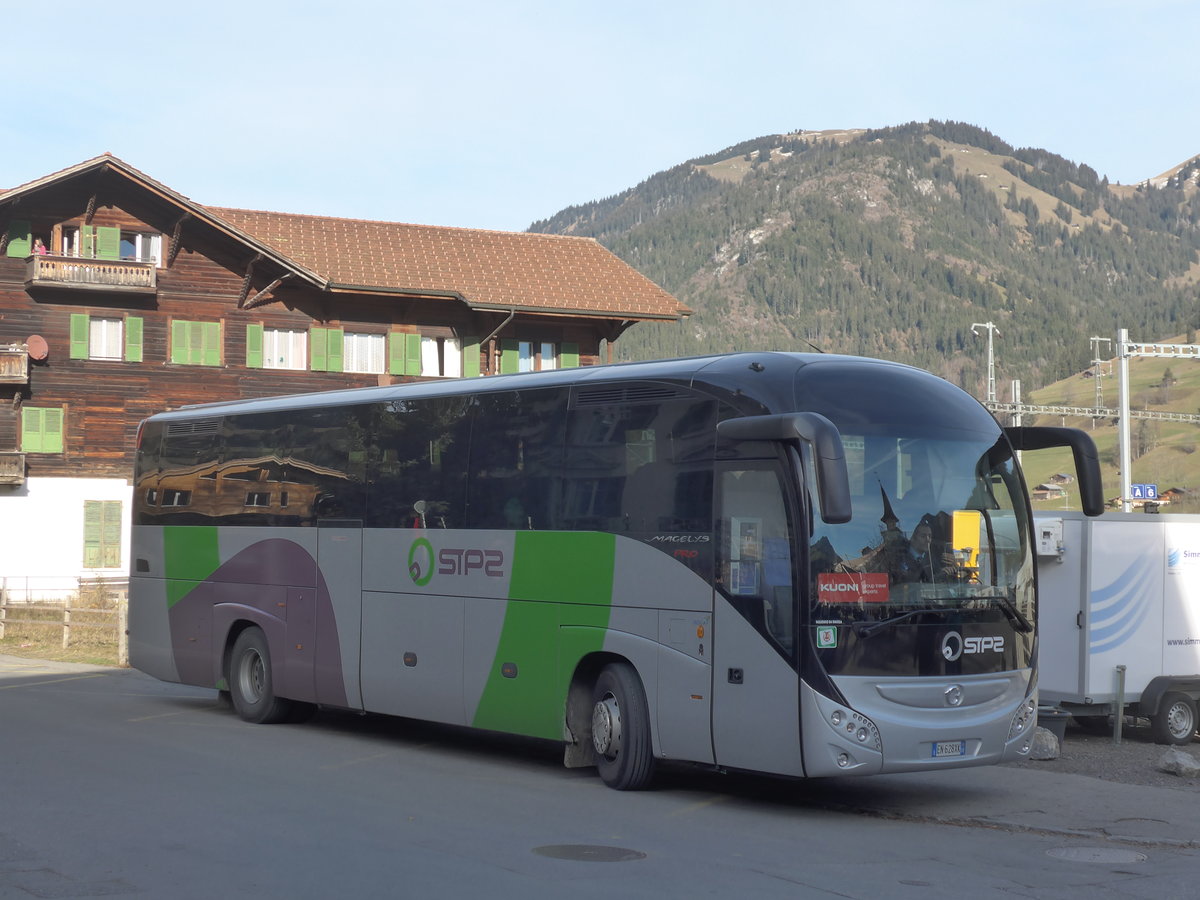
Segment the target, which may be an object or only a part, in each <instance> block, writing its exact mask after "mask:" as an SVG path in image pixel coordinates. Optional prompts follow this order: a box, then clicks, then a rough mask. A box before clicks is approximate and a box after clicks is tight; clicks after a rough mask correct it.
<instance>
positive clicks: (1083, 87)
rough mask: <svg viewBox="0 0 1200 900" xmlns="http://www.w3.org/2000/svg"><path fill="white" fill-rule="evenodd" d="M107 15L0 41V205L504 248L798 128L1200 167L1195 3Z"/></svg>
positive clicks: (77, 15) (617, 1)
mask: <svg viewBox="0 0 1200 900" xmlns="http://www.w3.org/2000/svg"><path fill="white" fill-rule="evenodd" d="M115 9H116V8H115V7H112V6H111V4H99V3H95V2H94V0H87V2H80V0H57V2H55V3H52V4H47V5H43V6H40V7H37V8H36V10H35V9H34V8H32V7H31V8H30V14H29V16H28V17H25V18H20V19H10V23H9V24H10V30H9V32H8V34H7V37H6V41H5V44H6V51H5V62H6V65H5V68H6V70H7V72H8V73H9V79H8V92H7V96H8V106H7V108H8V110H9V112H8V114H7V115H6V116H5V117H4V120H3V124H0V186H3V187H13V186H15V185H18V184H22V183H24V182H26V181H29V180H32V179H34V178H37V177H40V176H42V175H46V174H48V173H50V172H53V171H56V170H57V169H61V168H63V167H65V166H69V165H73V164H74V163H77V162H81V161H83V160H85V159H88V158H91V157H93V156H96V155H98V154H100V153H103V152H105V151H110V152H112V153H114V154H115V155H117V156H119V157H121V158H122V159H124V160H125V161H126V162H128V163H130V164H131V165H133V166H136V167H137V168H140V169H142V170H143V171H144V172H146V173H147V174H148V175H150V176H152V177H154V178H156V179H158V180H159V181H162V182H163V183H165V184H166V185H168V186H169V187H171V188H173V189H175V190H177V191H179V192H180V193H182V194H184V195H186V196H188V197H190V198H191V199H193V200H195V201H197V202H199V203H202V204H207V205H212V206H236V207H243V208H248V209H268V210H279V211H284V212H300V213H313V214H318V215H329V216H345V217H348V218H365V219H382V220H388V221H401V222H416V223H422V224H431V225H455V226H464V227H470V228H494V229H503V230H514V231H519V230H523V229H525V228H527V227H528V226H529V225H530V223H532V222H533V221H535V220H537V219H541V218H546V217H548V216H550V215H553V214H554V213H555V212H557V211H559V210H560V209H562V208H563V207H566V206H569V205H572V204H577V203H586V202H587V201H589V200H596V199H600V198H602V197H605V196H609V195H611V194H615V193H618V192H620V191H622V190H624V189H625V188H628V187H632V186H634V185H636V184H637V183H638V182H640V181H642V180H643V179H645V178H647V177H648V176H650V175H652V174H654V173H655V172H657V171H660V170H662V169H665V168H668V167H670V166H672V165H675V164H677V163H680V162H683V161H684V160H686V159H689V158H691V157H695V156H700V155H703V154H706V153H711V152H714V151H716V150H720V149H722V148H723V147H726V146H729V145H731V144H735V143H738V142H739V141H742V140H746V139H748V138H752V137H757V136H759V135H763V134H772V133H778V132H784V131H791V130H795V129H799V128H804V129H813V130H821V129H835V128H864V127H865V128H872V127H884V126H888V125H899V124H903V123H905V122H910V121H914V120H917V121H924V120H927V119H931V118H933V119H952V120H957V121H964V122H969V123H971V124H974V125H979V126H981V127H983V128H986V129H988V130H989V131H991V132H993V133H994V134H996V135H998V136H999V137H1001V138H1002V139H1004V140H1006V141H1008V142H1009V143H1010V144H1013V145H1014V146H1017V147H1043V148H1045V149H1047V150H1050V151H1052V152H1055V153H1059V154H1061V155H1063V156H1065V157H1067V158H1068V159H1071V160H1073V161H1075V162H1081V163H1087V164H1088V165H1090V166H1092V167H1093V168H1095V169H1096V170H1097V171H1098V172H1099V173H1100V174H1102V175H1107V176H1108V177H1109V179H1110V180H1112V181H1118V182H1122V183H1132V182H1136V181H1139V180H1141V179H1144V178H1148V177H1152V176H1154V175H1157V174H1159V173H1160V172H1162V171H1164V170H1166V169H1169V168H1171V167H1173V166H1175V165H1177V164H1179V163H1181V162H1184V161H1185V160H1187V159H1190V158H1191V157H1193V156H1196V155H1200V116H1197V115H1196V102H1197V97H1198V96H1200V66H1197V65H1196V62H1195V41H1196V35H1197V34H1200V3H1196V2H1195V0H1126V2H1115V0H1087V2H1085V0H1037V2H1034V0H1008V2H1007V3H1003V4H999V3H987V4H984V3H976V2H974V0H907V2H904V3H897V2H896V0H884V2H875V0H842V2H835V3H831V2H829V0H793V2H783V0H748V2H739V3H732V2H706V0H690V2H676V0H661V2H657V3H654V2H646V0H636V2H635V0H605V2H603V3H596V2H590V3H579V2H573V0H516V2H508V3H505V2H502V0H494V2H476V0H441V2H439V3H436V4H435V3H429V2H421V3H414V2H410V0H382V2H376V0H366V2H353V0H342V2H337V3H334V2H318V0H289V2H277V0H239V2H230V0H208V2H206V3H203V4H172V3H166V4H150V5H149V6H146V5H143V6H141V7H139V9H138V11H137V12H126V13H114V10H115ZM17 73H23V79H24V80H23V82H22V80H21V77H14V76H17ZM22 98H23V99H22Z"/></svg>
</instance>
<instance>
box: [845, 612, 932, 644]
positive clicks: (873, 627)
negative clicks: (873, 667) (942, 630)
mask: <svg viewBox="0 0 1200 900" xmlns="http://www.w3.org/2000/svg"><path fill="white" fill-rule="evenodd" d="M944 612H950V610H949V609H947V608H946V607H939V606H934V607H930V608H922V609H910V610H907V611H906V612H902V613H900V614H899V615H896V616H891V617H889V618H887V619H880V620H879V621H878V622H854V623H853V624H852V625H851V626H850V627H851V628H853V629H854V633H855V634H856V635H858V636H859V637H865V638H869V637H871V636H872V635H875V634H878V633H879V632H880V631H882V630H883V629H885V628H887V627H888V626H889V625H895V624H896V623H897V622H902V621H904V620H905V619H908V618H911V617H912V616H919V615H923V614H924V613H944Z"/></svg>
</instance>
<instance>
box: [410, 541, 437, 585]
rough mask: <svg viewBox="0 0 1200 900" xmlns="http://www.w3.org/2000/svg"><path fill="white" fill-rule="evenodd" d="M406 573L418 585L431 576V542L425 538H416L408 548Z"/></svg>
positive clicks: (425, 581) (425, 583)
mask: <svg viewBox="0 0 1200 900" xmlns="http://www.w3.org/2000/svg"><path fill="white" fill-rule="evenodd" d="M408 574H409V576H410V577H411V578H412V580H413V584H415V585H417V586H418V587H425V585H427V584H429V581H430V579H431V578H433V544H431V543H429V541H427V540H426V539H425V538H417V539H416V540H415V541H413V542H412V546H411V547H409V548H408Z"/></svg>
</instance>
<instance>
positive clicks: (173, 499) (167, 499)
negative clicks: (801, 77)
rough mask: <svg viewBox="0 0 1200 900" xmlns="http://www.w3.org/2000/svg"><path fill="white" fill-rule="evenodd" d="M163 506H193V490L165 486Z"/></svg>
mask: <svg viewBox="0 0 1200 900" xmlns="http://www.w3.org/2000/svg"><path fill="white" fill-rule="evenodd" d="M161 505H162V506H191V505H192V492H191V491H179V490H175V489H174V488H164V489H163V492H162V504H161Z"/></svg>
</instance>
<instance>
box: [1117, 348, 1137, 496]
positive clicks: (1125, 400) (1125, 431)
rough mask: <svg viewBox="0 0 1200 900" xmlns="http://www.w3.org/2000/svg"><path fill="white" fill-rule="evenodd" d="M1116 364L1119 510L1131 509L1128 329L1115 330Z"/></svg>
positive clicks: (1131, 456) (1131, 465) (1131, 474)
mask: <svg viewBox="0 0 1200 900" xmlns="http://www.w3.org/2000/svg"><path fill="white" fill-rule="evenodd" d="M1117 364H1118V369H1119V375H1120V377H1119V379H1118V385H1119V391H1120V394H1121V397H1120V407H1119V411H1118V416H1119V417H1120V441H1121V511H1122V512H1129V511H1131V510H1132V509H1133V504H1132V503H1130V497H1129V493H1130V488H1129V486H1130V484H1132V483H1133V472H1132V469H1133V454H1132V453H1131V452H1130V446H1129V329H1127V328H1122V329H1120V330H1119V331H1117Z"/></svg>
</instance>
